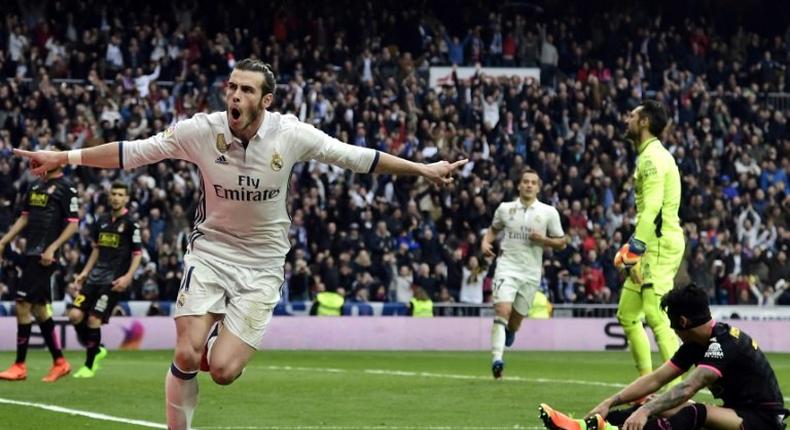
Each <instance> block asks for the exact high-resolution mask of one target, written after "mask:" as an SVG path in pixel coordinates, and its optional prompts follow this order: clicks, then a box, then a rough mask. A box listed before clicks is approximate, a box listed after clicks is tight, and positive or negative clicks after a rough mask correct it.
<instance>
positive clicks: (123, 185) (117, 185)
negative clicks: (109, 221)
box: [110, 181, 129, 196]
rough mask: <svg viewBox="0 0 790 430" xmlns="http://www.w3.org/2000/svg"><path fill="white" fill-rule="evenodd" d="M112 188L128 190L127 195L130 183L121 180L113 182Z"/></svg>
mask: <svg viewBox="0 0 790 430" xmlns="http://www.w3.org/2000/svg"><path fill="white" fill-rule="evenodd" d="M110 190H124V191H126V195H127V196H128V195H129V185H127V184H126V183H125V182H121V181H115V182H113V183H112V185H111V186H110Z"/></svg>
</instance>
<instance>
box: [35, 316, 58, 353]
mask: <svg viewBox="0 0 790 430" xmlns="http://www.w3.org/2000/svg"><path fill="white" fill-rule="evenodd" d="M38 326H39V328H40V329H41V336H42V337H43V338H44V343H46V344H47V348H49V353H50V354H52V360H53V361H54V360H57V359H58V358H61V357H63V351H61V349H60V343H59V342H58V339H57V338H56V337H55V322H54V321H52V317H49V318H47V319H46V320H45V321H42V322H40V323H38Z"/></svg>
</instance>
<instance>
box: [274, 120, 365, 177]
mask: <svg viewBox="0 0 790 430" xmlns="http://www.w3.org/2000/svg"><path fill="white" fill-rule="evenodd" d="M286 120H289V119H286ZM291 121H296V122H295V123H294V124H293V126H292V127H293V128H292V130H291V139H293V140H294V141H296V142H295V143H296V145H297V147H298V148H300V149H301V151H302V152H301V154H300V157H299V161H308V160H318V161H320V162H322V163H326V164H332V165H335V166H339V167H342V168H344V169H349V170H352V171H354V172H357V173H373V170H375V169H376V165H377V164H378V162H379V152H378V151H376V150H374V149H371V148H364V147H361V146H354V145H349V144H347V143H343V142H341V141H339V140H337V139H335V138H334V137H331V136H329V135H327V134H326V133H324V132H323V131H321V130H318V129H317V128H315V127H313V126H312V125H310V124H305V123H303V122H301V121H298V120H296V118H293V119H292V120H291Z"/></svg>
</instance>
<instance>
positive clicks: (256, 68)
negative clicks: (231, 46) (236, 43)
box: [233, 58, 277, 96]
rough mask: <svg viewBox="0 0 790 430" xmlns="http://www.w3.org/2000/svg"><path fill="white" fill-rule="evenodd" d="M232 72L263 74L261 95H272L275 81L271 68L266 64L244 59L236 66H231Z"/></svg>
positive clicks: (252, 59) (256, 60)
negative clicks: (242, 71) (241, 71)
mask: <svg viewBox="0 0 790 430" xmlns="http://www.w3.org/2000/svg"><path fill="white" fill-rule="evenodd" d="M233 70H247V71H250V72H258V73H263V84H262V85H261V91H262V92H263V95H264V96H265V95H266V94H269V93H274V87H275V85H277V79H276V78H275V76H274V72H272V66H271V65H269V64H268V63H264V62H263V61H261V60H258V59H255V58H245V59H243V60H241V61H239V62H238V63H236V65H235V66H233Z"/></svg>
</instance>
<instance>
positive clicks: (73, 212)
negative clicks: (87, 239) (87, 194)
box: [60, 185, 80, 222]
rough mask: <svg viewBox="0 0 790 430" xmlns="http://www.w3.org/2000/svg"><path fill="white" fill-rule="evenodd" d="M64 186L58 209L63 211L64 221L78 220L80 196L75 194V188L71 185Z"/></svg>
mask: <svg viewBox="0 0 790 430" xmlns="http://www.w3.org/2000/svg"><path fill="white" fill-rule="evenodd" d="M64 188H65V189H64V192H63V199H62V200H61V201H60V209H61V211H63V214H64V218H65V219H66V221H68V222H79V220H80V198H79V196H78V195H77V189H76V188H74V187H72V186H71V185H68V186H66V187H64Z"/></svg>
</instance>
